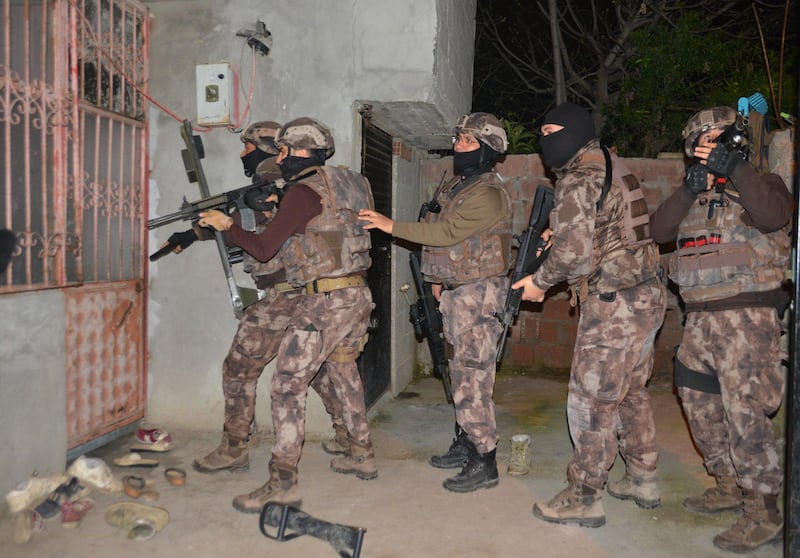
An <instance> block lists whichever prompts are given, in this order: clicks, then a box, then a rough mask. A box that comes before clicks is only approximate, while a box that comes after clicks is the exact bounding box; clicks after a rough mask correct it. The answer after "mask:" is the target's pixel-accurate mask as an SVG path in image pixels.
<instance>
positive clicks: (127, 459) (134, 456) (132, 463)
mask: <svg viewBox="0 0 800 558" xmlns="http://www.w3.org/2000/svg"><path fill="white" fill-rule="evenodd" d="M114 465H117V466H118V467H157V466H158V460H157V459H146V458H144V457H142V456H141V455H139V454H138V453H135V452H131V453H129V454H128V455H123V456H122V457H118V458H116V459H115V460H114Z"/></svg>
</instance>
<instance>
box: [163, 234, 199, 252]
mask: <svg viewBox="0 0 800 558" xmlns="http://www.w3.org/2000/svg"><path fill="white" fill-rule="evenodd" d="M195 240H197V233H196V232H194V229H189V230H188V231H183V232H176V233H173V235H172V236H170V237H169V239H168V240H167V243H168V244H169V245H171V246H173V247H175V248H178V247H180V249H181V250H186V249H187V248H188V247H189V246H191V245H192V243H193V242H194V241H195Z"/></svg>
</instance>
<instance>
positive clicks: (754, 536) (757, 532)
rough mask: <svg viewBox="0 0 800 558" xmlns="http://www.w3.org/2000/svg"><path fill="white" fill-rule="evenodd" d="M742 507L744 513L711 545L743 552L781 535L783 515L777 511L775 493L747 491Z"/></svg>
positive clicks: (780, 538)
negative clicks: (767, 494)
mask: <svg viewBox="0 0 800 558" xmlns="http://www.w3.org/2000/svg"><path fill="white" fill-rule="evenodd" d="M742 510H743V512H744V513H742V516H741V517H740V518H739V520H738V521H737V522H736V523H734V524H733V526H732V527H731V528H730V529H728V530H727V531H723V532H722V533H720V534H719V535H717V536H716V537H714V546H716V547H717V548H721V549H722V550H728V551H730V552H738V553H744V552H750V551H751V550H755V549H756V548H758V547H760V546H762V545H765V544H768V543H772V542H780V541H781V540H782V539H783V519H782V518H781V513H780V511H778V497H777V496H764V495H762V494H756V493H754V492H750V491H746V492H745V493H744V505H743V508H742Z"/></svg>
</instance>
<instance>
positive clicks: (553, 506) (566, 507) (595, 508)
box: [533, 483, 606, 527]
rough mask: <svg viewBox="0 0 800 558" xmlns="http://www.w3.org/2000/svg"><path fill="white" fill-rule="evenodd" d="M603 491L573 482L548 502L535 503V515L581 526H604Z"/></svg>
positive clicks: (544, 519)
mask: <svg viewBox="0 0 800 558" xmlns="http://www.w3.org/2000/svg"><path fill="white" fill-rule="evenodd" d="M602 496H603V494H602V492H601V491H599V490H597V489H595V488H592V487H589V486H586V485H583V484H572V483H570V485H569V486H568V487H567V488H565V489H564V490H562V491H561V492H559V493H558V494H556V495H555V497H554V498H553V499H552V500H550V501H549V502H548V503H546V504H534V506H533V515H534V516H535V517H537V518H539V519H541V520H543V521H549V522H550V523H562V524H568V523H576V524H578V525H580V526H581V527H602V526H603V525H605V523H606V514H605V512H604V511H603V501H602Z"/></svg>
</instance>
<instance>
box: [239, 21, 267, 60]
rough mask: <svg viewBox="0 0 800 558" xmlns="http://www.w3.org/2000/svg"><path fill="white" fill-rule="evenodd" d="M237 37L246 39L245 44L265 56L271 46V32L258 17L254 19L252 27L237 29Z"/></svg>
mask: <svg viewBox="0 0 800 558" xmlns="http://www.w3.org/2000/svg"><path fill="white" fill-rule="evenodd" d="M236 36H237V37H244V38H246V39H247V45H248V46H249V47H250V48H252V49H253V50H254V51H256V52H258V53H259V54H261V55H263V56H266V55H267V54H269V50H270V49H271V48H272V33H270V32H269V30H268V29H267V26H266V25H264V22H263V21H261V20H260V19H259V20H257V21H256V25H255V28H254V29H239V30H238V31H237V32H236Z"/></svg>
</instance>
